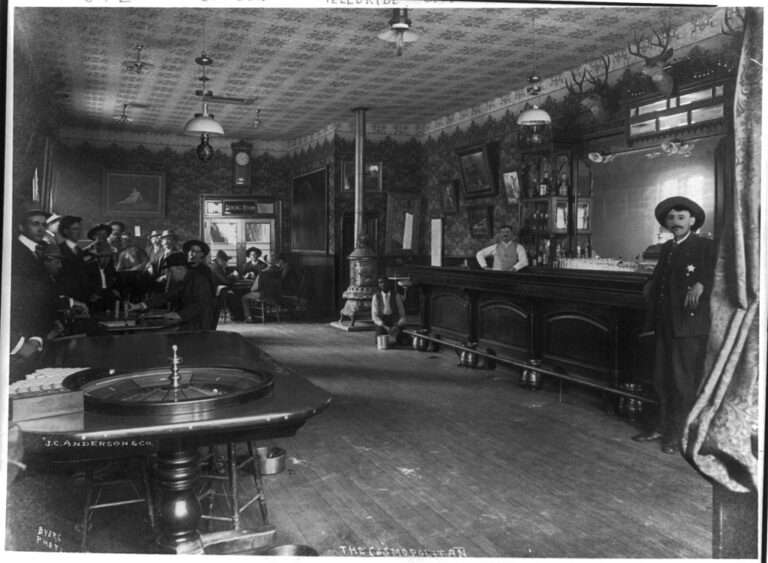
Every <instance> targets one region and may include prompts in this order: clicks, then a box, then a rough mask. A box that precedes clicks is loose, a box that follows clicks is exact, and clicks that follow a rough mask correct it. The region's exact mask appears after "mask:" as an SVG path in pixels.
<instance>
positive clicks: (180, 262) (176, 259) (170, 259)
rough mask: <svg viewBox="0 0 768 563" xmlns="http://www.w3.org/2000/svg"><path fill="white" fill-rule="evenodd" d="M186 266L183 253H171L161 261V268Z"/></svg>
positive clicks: (185, 258)
mask: <svg viewBox="0 0 768 563" xmlns="http://www.w3.org/2000/svg"><path fill="white" fill-rule="evenodd" d="M186 265H187V257H186V256H185V255H184V253H183V252H171V253H170V254H169V255H168V256H166V257H165V259H164V260H163V264H162V267H163V268H170V267H171V266H186Z"/></svg>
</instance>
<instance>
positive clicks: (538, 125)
mask: <svg viewBox="0 0 768 563" xmlns="http://www.w3.org/2000/svg"><path fill="white" fill-rule="evenodd" d="M535 24H536V16H533V17H532V18H531V46H532V47H533V56H534V63H535V62H536V33H535V29H534V28H535ZM526 80H527V81H528V84H530V86H528V90H527V92H528V94H530V95H532V96H539V99H540V97H541V86H540V85H539V82H541V78H540V77H539V75H538V74H537V73H536V71H535V70H534V71H533V73H531V75H530V76H529V77H528V78H527V79H526ZM551 123H552V118H551V117H550V116H549V114H548V113H547V112H546V111H544V110H543V109H541V108H539V106H538V104H534V105H533V107H532V108H531V109H528V110H525V111H524V112H523V113H521V114H520V116H519V117H518V118H517V124H518V125H519V126H520V127H522V128H523V133H524V136H525V140H526V141H527V142H528V143H530V144H534V145H535V144H538V143H540V142H541V141H542V140H543V138H544V137H543V133H544V130H545V129H546V128H547V127H548V126H549V125H550V124H551Z"/></svg>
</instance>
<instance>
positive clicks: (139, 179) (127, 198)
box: [104, 172, 165, 217]
mask: <svg viewBox="0 0 768 563" xmlns="http://www.w3.org/2000/svg"><path fill="white" fill-rule="evenodd" d="M104 212H105V213H106V214H107V215H131V216H146V217H163V216H165V174H164V173H162V172H149V173H144V174H134V173H130V172H107V173H106V174H105V176H104Z"/></svg>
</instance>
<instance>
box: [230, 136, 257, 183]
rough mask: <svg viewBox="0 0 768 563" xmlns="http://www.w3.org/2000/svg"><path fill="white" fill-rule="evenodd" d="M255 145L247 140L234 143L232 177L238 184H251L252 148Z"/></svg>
mask: <svg viewBox="0 0 768 563" xmlns="http://www.w3.org/2000/svg"><path fill="white" fill-rule="evenodd" d="M252 148H253V146H252V145H251V144H250V143H246V142H245V141H240V142H238V143H232V155H233V157H234V158H233V159H232V177H233V178H234V184H235V185H236V186H250V185H251V166H252V159H251V149H252Z"/></svg>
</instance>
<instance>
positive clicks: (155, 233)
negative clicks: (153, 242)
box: [147, 231, 160, 240]
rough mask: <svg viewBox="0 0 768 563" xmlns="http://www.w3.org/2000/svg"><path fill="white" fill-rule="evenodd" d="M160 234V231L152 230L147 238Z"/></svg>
mask: <svg viewBox="0 0 768 563" xmlns="http://www.w3.org/2000/svg"><path fill="white" fill-rule="evenodd" d="M159 236H160V231H152V232H151V233H149V235H148V236H147V240H149V239H151V238H152V237H159Z"/></svg>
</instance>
